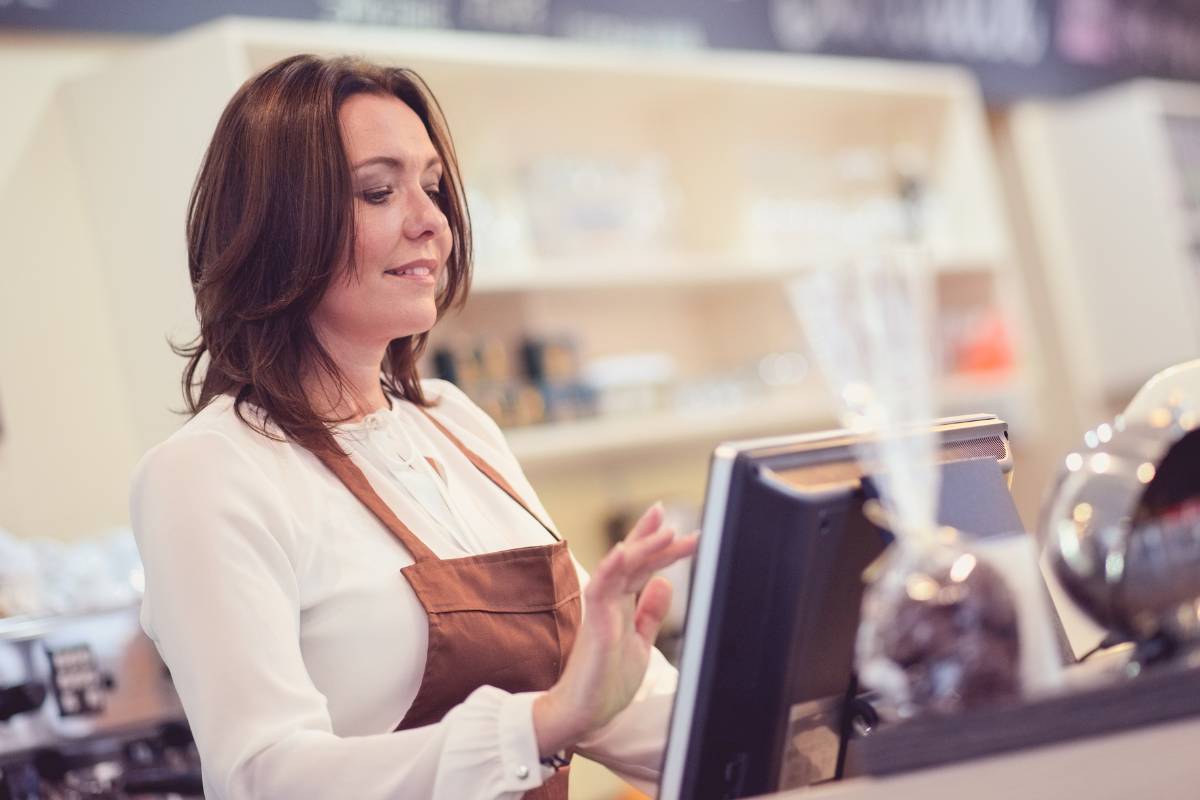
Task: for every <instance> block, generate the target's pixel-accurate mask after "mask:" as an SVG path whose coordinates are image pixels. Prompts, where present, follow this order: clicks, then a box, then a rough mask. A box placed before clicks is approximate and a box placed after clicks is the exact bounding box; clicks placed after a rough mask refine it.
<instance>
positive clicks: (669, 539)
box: [588, 528, 698, 602]
mask: <svg viewBox="0 0 1200 800" xmlns="http://www.w3.org/2000/svg"><path fill="white" fill-rule="evenodd" d="M697 538H698V534H696V533H692V534H690V535H688V536H676V535H675V532H674V531H673V530H671V529H670V528H661V529H659V530H658V531H656V532H654V533H653V534H651V535H650V536H647V537H645V538H643V539H642V540H640V541H638V542H636V543H634V544H625V543H622V544H619V545H617V546H616V547H614V548H613V549H612V550H611V551H609V553H608V555H606V556H605V557H604V558H603V559H602V560H601V561H600V564H599V565H598V566H597V568H596V571H595V572H594V573H592V578H591V581H590V583H589V585H588V599H589V601H590V602H603V601H608V600H613V599H616V598H619V597H620V596H621V595H622V594H637V593H638V592H641V591H643V590H644V587H645V585H646V582H647V581H648V580H650V578H651V577H652V576H653V575H654V573H656V572H658V571H659V570H661V569H664V568H665V567H667V566H670V565H671V564H673V563H675V562H676V561H678V560H679V559H681V558H686V557H687V556H690V555H691V554H692V553H694V552H695V551H696V542H697Z"/></svg>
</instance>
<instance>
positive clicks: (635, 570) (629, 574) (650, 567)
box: [624, 533, 699, 592]
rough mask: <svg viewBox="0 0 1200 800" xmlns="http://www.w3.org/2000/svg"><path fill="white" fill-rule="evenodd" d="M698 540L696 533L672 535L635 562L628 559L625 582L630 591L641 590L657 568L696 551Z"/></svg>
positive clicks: (660, 568) (662, 567)
mask: <svg viewBox="0 0 1200 800" xmlns="http://www.w3.org/2000/svg"><path fill="white" fill-rule="evenodd" d="M698 541H699V534H698V533H691V534H689V535H687V536H675V535H674V534H672V536H671V537H670V538H669V539H668V540H667V541H666V543H665V545H663V546H661V547H657V548H655V549H654V550H652V551H650V552H647V553H644V554H643V556H642V557H641V558H640V559H638V560H637V561H636V563H635V562H634V561H633V560H632V559H629V560H627V561H626V563H625V565H624V566H625V569H624V572H625V576H626V584H627V585H628V586H629V587H630V590H631V591H634V592H638V591H642V590H643V587H644V586H645V584H646V582H647V581H648V580H650V578H651V577H652V576H653V575H654V573H656V572H658V571H659V570H662V569H665V568H667V567H669V566H670V565H672V564H674V563H675V562H676V561H678V560H679V559H681V558H687V557H688V556H690V555H692V554H693V553H695V552H696V545H697V543H698Z"/></svg>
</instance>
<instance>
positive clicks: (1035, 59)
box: [0, 0, 1200, 99]
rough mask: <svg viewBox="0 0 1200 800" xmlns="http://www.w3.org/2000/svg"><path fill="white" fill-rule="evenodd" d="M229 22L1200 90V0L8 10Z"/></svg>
mask: <svg viewBox="0 0 1200 800" xmlns="http://www.w3.org/2000/svg"><path fill="white" fill-rule="evenodd" d="M229 14H240V15H248V16H259V17H279V18H293V19H320V20H337V21H341V22H351V23H361V24H369V25H391V26H399V27H422V28H446V29H461V30H473V31H491V32H500V33H513V34H532V35H539V36H553V37H561V38H572V39H585V40H591V41H611V42H620V43H623V44H641V45H645V46H649V47H656V48H663V47H675V48H703V47H710V48H717V49H743V50H773V51H784V52H795V53H826V54H838V55H854V56H875V57H884V58H898V59H906V60H919V61H938V62H945V63H954V64H963V65H966V66H968V67H970V68H971V69H973V70H974V71H975V72H976V74H977V75H978V76H979V79H980V82H981V84H982V85H983V88H984V91H985V93H986V94H987V95H988V96H989V97H992V98H993V99H1004V98H1009V97H1016V96H1022V95H1030V94H1052V95H1053V94H1065V93H1070V92H1076V91H1079V90H1082V89H1087V88H1092V87H1095V86H1098V85H1101V84H1105V83H1111V82H1113V81H1117V80H1121V79H1123V78H1128V77H1134V76H1157V77H1167V78H1181V79H1188V80H1198V79H1200V0H658V1H657V2H651V1H650V0H292V1H289V0H245V1H244V2H233V1H232V0H208V1H207V2H195V0H0V26H16V27H33V28H57V29H76V30H90V31H110V32H143V33H167V32H172V31H176V30H180V29H182V28H186V27H188V26H191V25H195V24H197V23H200V22H206V21H208V20H211V19H214V18H216V17H220V16H225V15H229Z"/></svg>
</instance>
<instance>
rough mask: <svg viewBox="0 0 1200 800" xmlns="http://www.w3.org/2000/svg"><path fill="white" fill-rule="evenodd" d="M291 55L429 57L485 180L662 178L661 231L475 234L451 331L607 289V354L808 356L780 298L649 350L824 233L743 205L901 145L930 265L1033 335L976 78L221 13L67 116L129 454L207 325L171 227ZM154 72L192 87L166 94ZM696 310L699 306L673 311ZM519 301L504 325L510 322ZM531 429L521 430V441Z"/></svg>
mask: <svg viewBox="0 0 1200 800" xmlns="http://www.w3.org/2000/svg"><path fill="white" fill-rule="evenodd" d="M297 52H318V53H326V54H329V53H350V54H357V55H362V56H365V57H367V58H371V59H375V60H379V61H384V62H392V63H397V62H398V63H404V64H406V65H409V66H412V67H414V68H415V69H417V70H418V72H420V73H421V74H422V75H423V76H424V77H425V79H426V80H427V81H428V82H429V83H430V85H431V86H432V87H433V88H434V90H435V92H436V93H437V95H438V98H439V101H440V102H441V104H442V106H443V108H444V109H445V112H446V115H447V117H448V119H449V121H450V125H451V129H452V131H453V132H454V134H455V137H456V146H457V149H458V152H459V157H460V161H461V166H462V170H463V174H464V176H465V177H466V180H467V183H468V188H469V189H471V190H472V191H477V192H482V193H484V194H485V195H489V196H491V197H493V198H502V199H503V198H505V197H507V198H509V199H510V200H511V198H512V196H513V195H514V193H516V194H520V191H521V190H522V188H524V189H525V190H528V189H529V188H530V185H531V184H530V180H531V179H530V178H529V174H530V170H531V169H535V168H536V167H537V164H539V163H540V162H539V159H544V158H546V157H563V158H567V159H577V160H578V159H582V160H583V161H584V163H591V164H599V165H601V166H603V165H605V164H611V165H617V167H619V166H620V165H621V164H626V163H632V162H638V159H641V160H643V161H644V160H646V159H652V160H653V163H654V164H655V165H656V166H655V169H656V170H658V171H659V172H660V173H661V175H663V176H665V177H664V178H663V183H662V185H663V186H665V187H666V190H667V201H668V202H667V206H668V208H667V212H665V213H664V217H663V220H662V222H661V225H660V226H659V227H658V228H657V229H655V230H654V235H653V237H652V238H649V239H646V238H645V237H643V238H642V239H640V240H629V241H621V240H619V238H618V240H617V241H616V242H615V243H613V242H608V243H606V244H605V245H604V246H602V247H586V246H584V245H585V244H587V243H586V242H583V241H582V240H572V239H571V238H569V237H568V238H566V239H564V240H563V241H558V242H546V241H540V240H538V239H537V237H536V236H533V237H530V236H526V237H525V240H524V241H523V242H522V243H521V245H520V246H519V247H516V248H515V249H512V250H511V251H509V252H496V251H493V252H491V253H489V252H488V251H487V250H486V249H481V251H480V253H479V258H478V259H477V266H476V275H477V283H476V299H475V300H474V301H472V307H469V309H468V312H469V313H467V314H464V320H465V321H464V322H463V323H462V324H459V323H457V322H456V321H454V320H451V321H449V322H448V323H447V325H446V331H445V335H446V336H451V335H463V331H464V330H470V329H471V328H472V327H473V329H474V330H488V331H491V330H504V329H508V330H514V331H515V330H517V329H520V330H525V331H528V330H534V331H546V330H551V331H557V330H561V329H562V327H561V323H563V322H564V321H565V322H568V323H571V324H574V322H575V320H577V319H579V317H580V314H578V313H577V314H573V315H571V316H573V317H574V318H575V319H567V320H563V319H561V317H565V316H567V315H566V314H565V313H564V312H563V311H562V309H566V308H573V309H574V310H575V311H578V310H579V304H578V302H577V298H576V299H575V300H572V299H570V297H571V296H572V295H586V296H588V297H589V298H590V299H592V300H596V301H597V302H598V301H599V299H598V298H599V296H601V295H604V296H608V297H610V298H613V299H618V300H619V302H618V304H617V305H615V306H610V307H608V308H605V309H600V310H598V311H596V312H595V313H590V314H589V313H588V312H586V311H585V312H581V313H582V314H583V315H584V316H587V317H591V319H589V320H587V322H586V323H582V322H581V324H580V327H579V329H578V331H577V332H578V333H579V335H580V338H581V339H582V340H584V341H585V342H592V343H602V344H596V345H595V347H596V348H599V349H605V350H607V351H608V352H609V353H611V352H613V351H614V348H615V347H617V346H628V345H630V344H632V343H635V342H639V341H640V342H641V343H642V346H643V347H649V348H650V349H665V350H668V351H669V352H671V353H672V354H673V355H675V356H677V357H678V358H679V359H680V361H681V363H683V364H685V365H686V366H687V367H688V370H690V372H691V374H698V373H702V372H704V370H705V369H710V368H714V367H717V368H727V367H728V366H729V365H731V364H733V363H736V362H737V361H738V359H739V358H741V359H742V360H745V359H746V358H748V357H751V356H753V355H755V354H756V353H758V352H760V351H762V350H763V349H764V348H763V347H762V345H761V342H760V341H759V340H760V339H762V338H763V336H762V333H763V332H762V331H761V330H759V328H761V327H762V326H763V325H765V326H766V327H767V328H770V329H772V330H775V331H776V333H775V334H774V341H776V342H777V343H782V346H787V343H788V342H791V344H790V346H791V347H792V348H795V347H797V346H798V345H799V343H798V342H795V341H792V340H795V339H796V337H797V330H796V328H795V324H794V320H790V319H789V320H785V319H783V318H782V316H781V313H782V312H778V311H776V312H773V313H775V314H776V318H774V319H771V320H760V319H756V318H755V316H756V315H754V314H749V315H747V314H745V313H743V312H739V311H733V312H731V313H732V314H733V316H735V317H738V319H739V324H738V326H737V327H736V329H734V328H733V327H727V328H721V327H720V325H717V326H716V327H715V330H716V332H718V334H719V336H720V338H721V339H722V341H721V342H719V343H717V344H715V345H714V343H713V342H712V341H706V340H705V336H704V333H705V331H706V328H705V326H703V325H699V326H697V325H695V324H693V325H692V329H693V330H694V331H696V332H697V335H696V336H695V337H694V338H692V339H690V340H689V338H688V337H686V336H675V337H674V338H672V336H671V335H668V336H667V337H666V339H667V340H668V341H669V342H670V347H669V348H668V347H663V346H660V345H658V341H659V339H660V336H659V334H660V332H662V330H663V328H664V327H667V325H665V324H664V316H665V317H667V318H671V319H678V318H681V317H682V316H688V315H689V314H690V315H691V316H692V317H695V316H696V315H697V314H699V313H701V312H700V310H699V309H700V308H701V307H703V308H705V309H708V311H709V312H710V313H711V314H712V315H714V318H716V317H719V316H720V315H721V314H724V313H725V312H726V310H727V309H724V307H725V306H728V307H733V306H737V305H745V304H750V303H754V302H769V300H763V299H762V298H764V297H767V296H768V295H769V294H770V293H771V292H772V291H775V292H778V291H779V287H780V285H781V283H782V282H783V281H784V280H786V279H787V278H789V277H791V276H793V275H795V274H797V273H800V272H802V271H804V270H806V269H809V268H811V266H812V265H814V264H815V263H819V261H820V259H821V257H822V250H821V247H820V244H821V242H820V238H821V237H820V236H819V235H812V236H809V237H807V239H805V238H802V237H795V236H792V237H788V236H786V235H782V236H781V237H779V238H774V239H773V238H771V237H770V236H763V235H761V234H757V235H756V233H755V229H754V227H753V225H752V224H750V223H749V222H748V219H749V212H748V211H747V209H750V208H751V207H753V206H754V204H755V203H758V202H760V201H762V198H763V197H768V199H770V198H774V200H775V201H779V202H781V203H784V206H783V207H786V208H791V209H792V210H793V211H797V213H799V211H803V209H805V208H811V207H814V206H813V205H812V204H814V203H821V202H824V199H825V198H827V197H829V196H831V193H832V194H836V192H837V190H838V189H837V186H836V185H834V183H836V181H835V180H834V178H836V176H834V177H831V176H830V175H829V174H827V173H826V172H824V171H822V170H823V169H824V167H822V166H821V165H823V164H825V163H826V162H829V161H830V160H831V159H832V160H836V157H837V156H838V154H839V153H847V152H849V153H852V154H853V153H859V154H861V153H875V154H876V155H879V154H883V157H884V158H885V160H886V158H889V157H890V156H891V155H892V154H894V153H896V152H899V151H901V150H903V151H904V153H906V154H907V155H906V158H908V159H909V161H912V160H914V159H915V160H916V162H917V163H920V164H923V165H924V167H923V173H924V180H925V181H926V186H927V189H928V193H929V195H930V197H932V198H933V200H934V201H935V202H936V204H937V208H938V209H940V211H939V213H938V214H937V215H931V216H930V218H929V224H928V226H927V229H926V235H925V244H926V246H927V248H928V250H929V252H930V253H931V258H932V263H933V264H934V265H935V267H934V268H935V269H936V270H937V271H938V273H939V275H943V276H947V277H948V278H952V280H951V281H950V283H952V284H954V285H956V286H957V285H962V284H963V281H964V280H965V281H967V282H968V283H972V284H973V288H971V289H970V290H969V291H968V292H967V294H969V295H971V297H972V298H978V297H980V296H983V297H986V298H987V300H986V302H988V303H992V304H994V305H996V306H998V307H1000V308H1002V310H1003V311H1004V313H1005V314H1006V315H1007V316H1008V317H1009V318H1012V327H1013V329H1019V328H1020V320H1019V316H1020V307H1019V303H1018V302H1016V301H1015V298H1016V297H1018V296H1019V295H1018V293H1016V292H1015V291H1014V289H1013V287H1012V285H1011V276H1010V272H1011V269H1010V266H1011V251H1010V246H1009V240H1008V234H1007V232H1006V229H1005V225H1004V218H1003V214H1002V212H1001V211H1000V204H999V201H998V197H997V190H996V183H995V178H994V175H993V173H992V167H991V157H990V153H989V150H988V142H987V138H986V132H985V128H984V125H983V111H982V105H981V102H980V98H979V95H978V91H977V89H976V87H975V84H974V82H973V80H972V79H971V78H970V77H969V75H967V74H966V73H965V72H963V71H960V70H958V69H955V68H949V67H941V66H922V65H902V64H895V63H888V64H881V63H874V62H869V61H861V60H848V59H825V58H801V57H794V56H779V55H770V54H740V53H721V54H715V53H700V52H696V53H679V52H673V53H647V52H643V51H640V50H624V49H621V48H613V47H604V46H593V45H584V44H580V43H564V42H557V41H550V40H540V39H529V40H525V39H519V40H514V39H512V38H511V37H495V36H487V35H473V34H461V33H456V34H447V33H442V32H417V31H384V30H378V29H365V28H360V27H352V26H340V25H331V24H325V23H301V22H281V21H260V20H243V19H230V20H224V21H221V22H218V23H216V24H213V25H208V26H204V27H201V28H198V29H195V30H193V31H191V32H187V33H184V34H181V35H178V36H174V37H169V38H167V39H164V40H162V41H160V42H157V43H154V44H150V45H148V46H146V47H145V48H143V49H140V50H138V51H136V52H134V53H133V54H131V55H130V56H129V57H127V58H123V59H120V60H118V61H115V62H114V63H113V64H112V65H111V66H110V67H108V68H106V69H103V70H99V71H97V72H96V73H95V74H94V75H91V76H89V77H87V78H84V79H83V80H81V81H79V82H77V83H76V84H74V85H72V86H70V87H68V89H67V91H66V92H65V95H64V102H65V103H66V106H67V109H68V111H69V113H70V114H71V116H72V118H73V119H74V120H75V122H76V125H75V128H76V129H77V130H79V131H86V132H87V135H86V136H81V137H80V138H79V139H78V140H77V142H76V150H77V154H78V157H79V162H80V164H81V167H82V172H83V182H84V184H85V185H88V186H95V187H104V191H98V192H95V193H92V194H91V195H90V196H89V198H88V203H89V205H90V209H89V210H90V212H91V217H92V221H93V227H94V231H95V233H96V237H97V240H98V242H97V244H98V247H99V250H100V258H101V261H102V264H103V266H102V269H103V271H104V273H105V279H106V281H107V283H108V288H109V295H108V300H109V302H110V304H111V306H112V311H113V314H114V316H115V318H116V319H118V320H120V323H119V325H118V329H117V332H116V335H117V340H118V350H119V351H120V352H121V354H122V361H123V367H124V378H125V383H126V387H127V392H128V396H129V399H130V404H131V407H132V408H133V415H132V416H133V419H134V420H136V428H137V435H138V437H139V441H138V442H136V447H137V449H145V448H147V447H149V446H151V445H152V444H153V443H155V442H157V441H159V440H161V439H162V438H163V437H164V436H166V435H168V434H169V433H170V431H171V430H173V429H174V427H176V426H177V425H178V424H179V422H180V418H179V417H178V416H177V415H176V414H173V413H171V412H169V411H168V410H167V409H169V408H173V407H177V406H178V400H177V388H176V384H177V382H176V377H177V374H178V371H179V360H178V359H177V358H176V357H175V356H173V355H172V354H170V352H169V351H168V350H167V348H166V347H165V346H164V344H163V337H164V335H167V336H170V337H171V338H172V339H173V340H175V341H182V340H186V339H187V338H189V336H190V335H191V334H192V332H193V331H194V327H195V325H194V318H193V313H192V309H191V292H190V288H189V287H188V284H187V280H186V269H185V261H184V252H183V247H182V235H181V229H182V220H183V218H184V210H185V204H186V199H187V195H188V191H189V189H190V187H191V182H192V180H193V178H194V175H195V171H196V167H197V166H198V164H199V162H200V158H201V155H202V153H203V150H204V147H205V146H206V144H207V140H208V137H209V136H210V135H211V131H212V129H213V126H214V125H215V122H216V119H217V117H218V115H219V113H220V111H221V108H222V107H223V105H224V103H225V102H226V101H227V100H228V98H229V97H230V96H231V95H232V93H233V91H234V90H235V89H236V87H237V86H238V85H239V84H240V83H241V82H242V81H244V80H245V79H246V78H248V77H249V76H250V75H252V74H253V73H254V72H256V71H257V70H259V69H261V68H263V67H265V66H266V65H268V64H270V63H273V62H274V61H276V60H278V59H279V58H282V57H284V56H287V55H291V54H294V53H297ZM162 74H172V75H177V76H180V78H179V80H177V81H175V82H174V83H173V84H172V85H170V87H169V88H168V86H167V85H166V84H165V83H163V82H160V81H159V80H158V76H160V75H162ZM914 154H915V155H914ZM589 159H590V161H589ZM764 159H765V162H766V164H767V165H768V167H769V168H768V169H766V170H765V172H764V168H763V161H764ZM638 163H640V162H638ZM531 165H533V166H531ZM776 167H777V168H776ZM535 188H536V185H535ZM781 192H782V193H784V194H782V195H781V194H780V193H781ZM789 193H790V194H789ZM781 197H782V198H783V199H782V200H780V198H781ZM525 199H526V200H528V199H529V197H528V192H527V193H526V198H525ZM531 202H532V201H531ZM787 203H792V204H793V206H786V204H787ZM518 210H520V209H518ZM525 210H528V209H525ZM789 213H790V212H789ZM776 233H780V232H779V231H776ZM783 233H786V232H783ZM818 234H819V231H818ZM772 287H774V288H772ZM644 292H648V293H650V294H656V293H657V295H658V310H657V311H653V310H651V311H650V312H649V313H648V314H642V315H640V316H639V315H638V314H634V313H632V311H631V307H632V306H636V305H638V303H637V302H636V301H635V302H632V303H631V302H628V301H629V299H630V296H631V295H637V294H641V293H644ZM721 293H724V297H714V295H718V294H721ZM672 294H673V295H675V296H674V297H671V296H670V295H672ZM489 296H490V297H497V296H502V299H501V298H499V297H497V299H496V300H495V301H490V300H489ZM148 298H153V299H152V300H151V301H150V302H147V299H148ZM693 300H696V303H694V304H693ZM972 302H974V300H972ZM664 304H665V305H670V306H672V307H671V308H670V309H668V310H664V309H663V306H664ZM688 304H693V306H694V307H693V308H691V309H686V308H676V306H681V307H682V306H687V305H688ZM514 309H520V323H519V325H515V326H514V323H513V321H512V320H511V319H505V318H502V317H503V316H504V315H509V316H511V315H512V314H513V313H514ZM556 309H558V310H557V311H556ZM614 309H619V310H621V311H622V312H623V314H624V316H623V317H622V321H621V325H622V326H623V327H625V328H628V329H629V330H628V331H626V332H625V334H623V335H618V336H616V337H615V339H617V340H619V341H618V342H616V343H614V342H613V341H612V340H613V339H614V337H613V336H611V335H610V334H611V330H608V329H606V328H605V327H603V326H605V325H608V326H611V325H612V322H613V319H614V317H613V313H612V312H613V311H614ZM626 311H630V313H624V312H626ZM739 315H740V316H739ZM498 317H501V318H498ZM589 324H591V325H593V327H592V328H591V329H589V328H588V327H587V326H588V325H589ZM595 325H600V326H602V327H600V328H596V327H594V326H595ZM788 325H790V326H791V328H790V329H788V328H787V326H788ZM713 331H714V327H713V326H711V325H710V326H708V328H707V332H709V333H712V332H713ZM768 338H769V337H768ZM594 354H595V353H594V352H593V351H592V350H588V352H586V353H585V355H594ZM1019 363H1023V362H1019ZM688 370H685V371H688ZM1024 380H1025V376H1024V375H1023V374H1022V373H1019V372H1014V373H1013V375H1012V380H1011V381H1009V382H1008V384H1007V385H1006V390H1010V391H1011V393H1012V395H1013V396H1014V397H1019V396H1021V395H1022V394H1023V392H1024V383H1023V382H1024ZM982 399H984V398H982V397H981V400H982ZM718 416H719V414H718ZM791 422H792V423H793V424H801V423H803V422H804V420H803V419H792V420H791ZM788 423H789V420H788V418H786V417H780V424H788ZM614 425H618V423H614ZM703 427H704V426H703V425H702V424H699V423H698V424H697V429H702V428H703ZM718 427H719V426H718ZM525 433H526V432H514V434H515V435H516V440H517V441H520V440H521V438H522V436H524V435H525ZM530 436H533V434H530ZM534 438H536V437H534ZM530 447H531V448H533V446H532V445H530ZM533 451H534V449H531V452H533ZM538 452H542V453H545V452H549V451H546V450H544V449H543V450H541V451H538ZM539 457H540V456H539Z"/></svg>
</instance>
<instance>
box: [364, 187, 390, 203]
mask: <svg viewBox="0 0 1200 800" xmlns="http://www.w3.org/2000/svg"><path fill="white" fill-rule="evenodd" d="M391 194H392V190H391V188H388V187H385V188H383V189H367V190H366V191H365V192H363V193H362V196H363V199H364V200H366V201H367V202H368V203H371V204H372V205H377V206H378V205H382V204H383V203H385V202H387V199H388V197H389V196H390V195H391Z"/></svg>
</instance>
